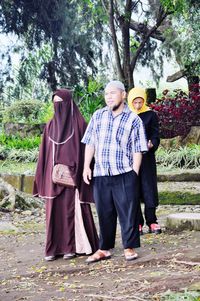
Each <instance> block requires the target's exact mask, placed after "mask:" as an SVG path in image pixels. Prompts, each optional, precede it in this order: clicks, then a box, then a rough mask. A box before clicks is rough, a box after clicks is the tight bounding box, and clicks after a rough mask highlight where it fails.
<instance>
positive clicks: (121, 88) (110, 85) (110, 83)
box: [105, 80, 125, 91]
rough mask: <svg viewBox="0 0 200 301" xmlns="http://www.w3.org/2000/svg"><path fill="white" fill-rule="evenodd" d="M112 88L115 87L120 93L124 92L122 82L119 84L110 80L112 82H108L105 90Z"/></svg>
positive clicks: (117, 81)
mask: <svg viewBox="0 0 200 301" xmlns="http://www.w3.org/2000/svg"><path fill="white" fill-rule="evenodd" d="M113 86H114V87H116V88H118V89H120V90H122V91H125V87H124V84H123V83H122V82H120V81H119V80H112V81H110V82H109V83H108V84H107V85H106V87H105V89H107V88H110V87H113Z"/></svg>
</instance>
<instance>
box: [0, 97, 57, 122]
mask: <svg viewBox="0 0 200 301" xmlns="http://www.w3.org/2000/svg"><path fill="white" fill-rule="evenodd" d="M52 115H53V106H52V103H43V102H41V101H39V100H22V101H16V102H14V103H12V104H11V106H9V107H7V108H6V109H5V111H4V116H3V122H4V123H5V122H13V123H30V124H34V123H45V122H47V121H48V120H49V119H50V118H51V117H52Z"/></svg>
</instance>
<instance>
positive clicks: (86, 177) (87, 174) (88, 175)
mask: <svg viewBox="0 0 200 301" xmlns="http://www.w3.org/2000/svg"><path fill="white" fill-rule="evenodd" d="M91 179H92V171H91V169H90V168H89V167H87V168H84V170H83V180H84V182H85V183H86V184H88V185H89V184H90V181H91Z"/></svg>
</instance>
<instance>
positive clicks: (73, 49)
mask: <svg viewBox="0 0 200 301" xmlns="http://www.w3.org/2000/svg"><path fill="white" fill-rule="evenodd" d="M89 5H90V2H88V1H76V2H75V1H66V0H45V1H44V0H43V1H41V0H29V1H26V0H21V1H18V0H9V1H8V0H2V1H1V4H0V28H1V31H2V32H4V33H10V32H13V33H15V34H17V35H18V36H19V37H20V38H22V39H23V40H25V42H26V45H27V47H28V49H29V50H33V49H34V48H35V47H40V46H41V44H42V43H44V42H48V43H50V45H51V47H52V52H53V57H52V60H51V61H48V62H47V63H46V64H45V72H44V75H46V76H47V78H48V80H49V85H50V86H51V88H52V89H55V88H56V86H57V85H59V83H65V84H67V85H73V84H75V83H77V82H80V80H83V81H85V82H87V79H88V75H89V74H95V72H96V64H95V61H96V60H97V59H99V58H100V57H101V47H98V43H100V44H101V39H102V35H101V32H102V26H101V22H98V10H92V9H91V8H90V6H89ZM94 22H95V24H96V26H94Z"/></svg>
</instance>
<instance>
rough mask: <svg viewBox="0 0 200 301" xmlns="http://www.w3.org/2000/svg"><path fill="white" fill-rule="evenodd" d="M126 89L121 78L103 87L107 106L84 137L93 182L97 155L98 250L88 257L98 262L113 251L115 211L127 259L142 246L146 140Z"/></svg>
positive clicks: (88, 177) (86, 169)
mask: <svg viewBox="0 0 200 301" xmlns="http://www.w3.org/2000/svg"><path fill="white" fill-rule="evenodd" d="M125 98H126V92H125V88H124V85H123V84H122V83H121V82H120V81H111V82H109V83H108V84H107V86H106V88H105V102H106V105H107V106H106V107H104V108H103V109H99V110H97V111H96V112H95V113H94V114H93V116H92V118H91V121H90V123H89V125H88V127H87V130H86V132H85V135H84V137H83V139H82V142H83V143H85V144H86V148H85V162H84V170H83V179H84V181H85V183H87V184H89V183H90V181H91V179H92V171H91V168H90V164H91V161H92V159H93V157H94V158H95V165H94V174H93V177H94V187H93V190H94V199H95V204H96V208H97V214H98V219H99V226H100V242H99V250H97V251H96V252H95V253H94V254H93V255H91V256H89V257H88V259H87V260H86V262H87V263H92V262H97V261H99V260H103V259H109V258H110V257H111V252H110V249H112V248H114V245H115V235H116V226H117V217H118V218H119V223H120V226H121V235H122V242H123V247H124V255H125V259H126V260H133V259H136V258H137V257H138V254H137V253H136V252H135V250H134V248H137V247H139V246H140V236H139V221H138V210H139V200H138V193H137V190H138V173H139V168H140V164H141V160H142V152H143V151H147V143H146V138H145V134H144V128H143V124H142V121H141V119H140V118H139V117H138V116H137V115H136V114H134V113H133V112H131V111H130V109H129V108H128V106H127V104H126V103H125Z"/></svg>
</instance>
